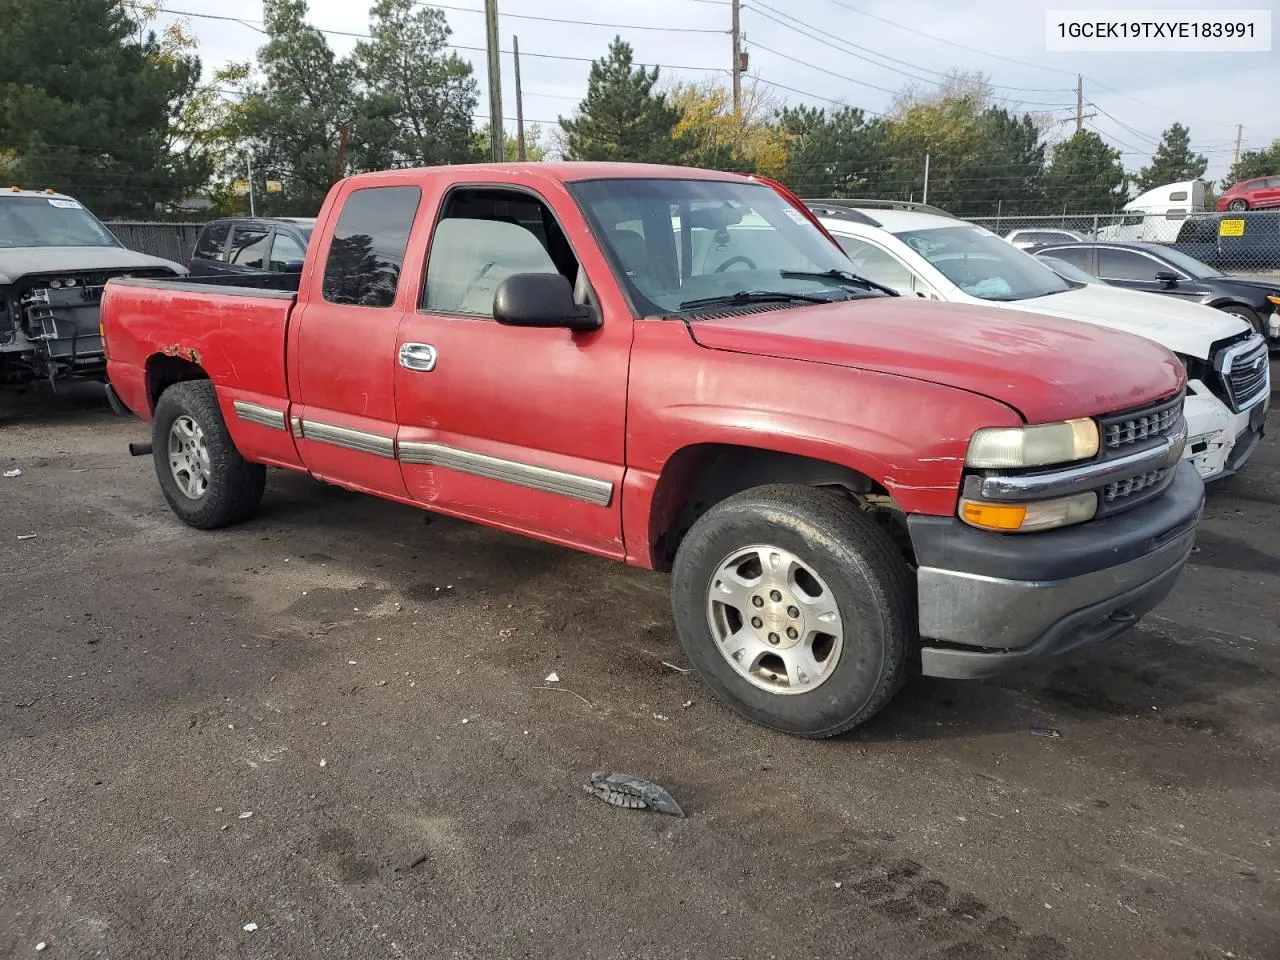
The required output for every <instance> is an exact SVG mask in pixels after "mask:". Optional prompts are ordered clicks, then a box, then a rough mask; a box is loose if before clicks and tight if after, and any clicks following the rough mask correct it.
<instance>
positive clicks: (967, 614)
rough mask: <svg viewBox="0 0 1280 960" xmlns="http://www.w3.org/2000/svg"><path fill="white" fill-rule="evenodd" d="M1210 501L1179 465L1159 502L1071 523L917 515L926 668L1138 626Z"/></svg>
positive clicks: (960, 667)
mask: <svg viewBox="0 0 1280 960" xmlns="http://www.w3.org/2000/svg"><path fill="white" fill-rule="evenodd" d="M1203 508H1204V484H1203V482H1202V481H1201V479H1200V477H1199V476H1198V475H1197V473H1196V471H1195V469H1194V467H1192V465H1191V464H1189V463H1186V462H1183V463H1180V464H1179V465H1178V467H1177V470H1176V473H1175V477H1174V480H1173V482H1172V483H1171V484H1170V485H1169V487H1168V488H1167V489H1166V490H1165V491H1164V492H1163V493H1162V494H1161V495H1160V496H1159V497H1157V498H1155V499H1154V500H1152V501H1150V502H1148V503H1145V504H1143V505H1141V506H1139V507H1135V508H1134V509H1132V510H1129V511H1127V512H1125V513H1121V514H1117V515H1115V516H1112V517H1106V518H1103V519H1099V520H1094V521H1091V522H1089V523H1085V524H1081V525H1080V526H1077V527H1069V528H1066V529H1063V530H1055V531H1048V532H1045V533H1036V534H1022V535H1018V534H1006V535H1001V534H993V533H987V532H984V531H981V530H976V529H974V528H972V527H969V526H966V525H965V524H964V523H962V522H961V521H960V520H958V519H955V518H948V517H924V516H912V517H910V518H909V519H908V529H909V530H910V533H911V540H912V546H913V547H914V549H915V553H916V560H917V563H918V570H917V585H918V593H919V615H920V635H921V637H923V638H924V648H923V650H922V653H921V666H922V668H923V671H924V673H925V675H926V676H933V677H951V678H955V679H978V678H982V677H989V676H995V675H997V674H1000V673H1003V672H1005V671H1007V670H1010V669H1012V668H1014V667H1017V666H1021V665H1023V664H1025V663H1028V662H1032V661H1035V660H1039V659H1041V658H1043V657H1046V656H1054V655H1057V654H1062V653H1066V652H1067V651H1070V650H1074V649H1076V648H1078V647H1082V646H1085V645H1088V644H1091V643H1096V642H1099V641H1101V640H1105V639H1107V638H1109V637H1112V636H1114V635H1116V634H1118V633H1120V632H1122V631H1124V630H1126V629H1128V628H1129V627H1131V626H1133V625H1134V624H1135V623H1137V622H1138V620H1139V618H1141V617H1142V616H1143V615H1145V614H1146V613H1148V612H1150V611H1151V610H1153V609H1154V608H1155V607H1156V606H1157V605H1158V604H1159V603H1160V602H1161V601H1162V600H1163V599H1164V598H1165V597H1166V596H1168V594H1169V592H1170V591H1171V590H1172V589H1173V585H1174V583H1175V582H1176V581H1177V579H1178V575H1179V574H1180V573H1181V571H1182V567H1183V564H1184V563H1185V562H1186V559H1187V557H1188V556H1189V555H1190V553H1191V548H1192V545H1193V544H1194V541H1195V534H1196V526H1197V524H1198V523H1199V521H1200V515H1201V512H1202V511H1203Z"/></svg>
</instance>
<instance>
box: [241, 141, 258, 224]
mask: <svg viewBox="0 0 1280 960" xmlns="http://www.w3.org/2000/svg"><path fill="white" fill-rule="evenodd" d="M244 162H245V166H246V167H247V168H248V171H249V216H251V217H256V216H257V215H258V211H257V208H256V207H254V205H253V151H252V150H250V151H248V152H247V153H245V155H244Z"/></svg>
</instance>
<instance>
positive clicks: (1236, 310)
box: [1218, 304, 1267, 337]
mask: <svg viewBox="0 0 1280 960" xmlns="http://www.w3.org/2000/svg"><path fill="white" fill-rule="evenodd" d="M1218 309H1219V310H1221V311H1222V312H1223V313H1229V314H1231V315H1232V316H1233V317H1239V318H1240V319H1241V320H1243V321H1244V322H1245V323H1247V324H1249V326H1251V327H1253V331H1254V333H1260V334H1262V336H1264V337H1265V336H1266V335H1267V331H1266V330H1264V329H1263V327H1262V318H1261V317H1259V316H1258V315H1257V314H1256V313H1254V312H1253V311H1252V310H1250V309H1249V308H1248V307H1241V306H1238V305H1236V304H1228V305H1227V306H1225V307H1219V308H1218Z"/></svg>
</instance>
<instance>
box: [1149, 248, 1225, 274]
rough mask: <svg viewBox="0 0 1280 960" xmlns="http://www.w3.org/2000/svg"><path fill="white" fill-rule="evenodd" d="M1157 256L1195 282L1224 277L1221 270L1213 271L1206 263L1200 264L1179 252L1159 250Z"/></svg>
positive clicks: (1193, 258)
mask: <svg viewBox="0 0 1280 960" xmlns="http://www.w3.org/2000/svg"><path fill="white" fill-rule="evenodd" d="M1157 256H1159V257H1160V258H1161V259H1162V260H1165V261H1166V262H1168V263H1169V264H1170V265H1172V266H1175V267H1177V268H1178V269H1179V270H1181V271H1182V272H1183V273H1185V274H1186V275H1187V276H1189V277H1192V278H1194V279H1196V280H1209V279H1211V278H1213V277H1225V276H1226V274H1225V273H1223V272H1222V271H1221V270H1215V269H1213V267H1211V266H1209V265H1208V264H1207V263H1201V262H1200V261H1199V260H1197V259H1196V258H1195V257H1189V256H1187V255H1186V254H1185V253H1183V252H1182V251H1181V250H1161V251H1160V252H1159V254H1157Z"/></svg>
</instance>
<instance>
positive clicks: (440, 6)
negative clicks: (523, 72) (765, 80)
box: [417, 0, 729, 33]
mask: <svg viewBox="0 0 1280 960" xmlns="http://www.w3.org/2000/svg"><path fill="white" fill-rule="evenodd" d="M417 6H419V7H434V8H435V9H437V10H456V11H458V12H459V13H479V14H482V15H483V14H484V11H483V10H476V9H474V8H473V7H453V6H450V5H448V4H445V3H427V2H425V0H417ZM499 16H501V17H503V18H510V19H512V20H540V21H543V22H544V23H568V24H572V25H573V26H575V27H608V28H609V29H611V30H658V31H664V32H666V33H728V32H729V31H728V30H713V29H711V28H710V27H658V26H650V25H641V24H634V23H630V24H629V23H598V22H596V21H594V20H565V19H561V18H560V17H542V16H536V15H534V14H531V13H506V12H505V11H500V13H499Z"/></svg>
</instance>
